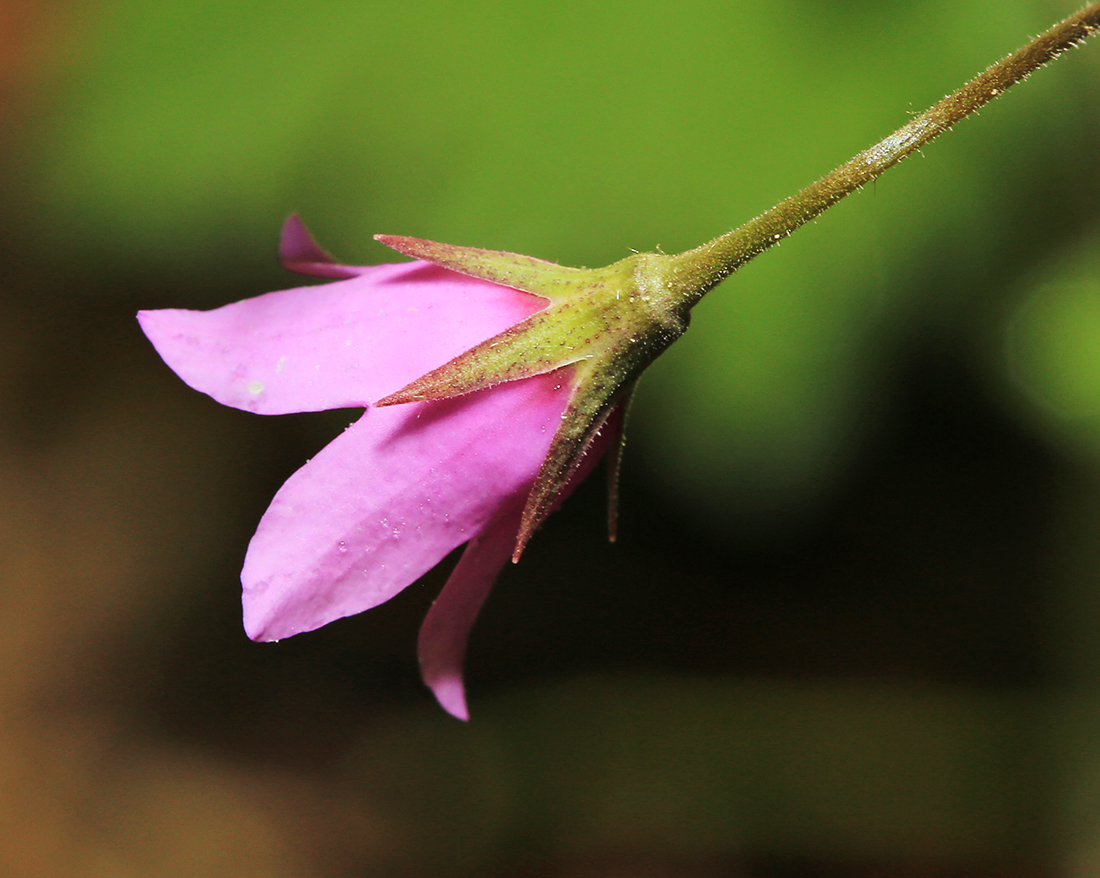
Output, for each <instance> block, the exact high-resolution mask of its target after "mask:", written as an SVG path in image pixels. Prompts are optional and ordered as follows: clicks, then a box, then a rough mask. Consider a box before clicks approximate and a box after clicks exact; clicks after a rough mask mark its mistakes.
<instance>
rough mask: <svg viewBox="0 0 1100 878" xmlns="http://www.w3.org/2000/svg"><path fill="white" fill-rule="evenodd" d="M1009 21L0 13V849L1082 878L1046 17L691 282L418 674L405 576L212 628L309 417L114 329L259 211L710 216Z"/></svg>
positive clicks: (91, 872)
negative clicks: (879, 158)
mask: <svg viewBox="0 0 1100 878" xmlns="http://www.w3.org/2000/svg"><path fill="white" fill-rule="evenodd" d="M1074 8H1076V4H1075V3H1073V2H1063V0H996V2H994V0H906V2H900V0H833V2H824V3H823V2H821V0H790V2H786V3H757V2H749V0H682V2H679V3H677V4H675V5H673V4H668V3H664V2H649V0H633V2H630V3H627V2H620V0H612V2H607V3H602V4H593V3H590V2H585V3H582V2H577V0H563V2H560V3H557V4H537V3H501V2H481V3H474V4H459V3H454V2H443V0H436V2H423V3H408V4H403V3H375V2H371V0H359V2H350V0H312V2H310V3H304V2H286V0H282V2H279V0H276V2H265V3H259V2H252V0H222V2H218V3H214V2H207V0H187V2H184V0H156V2H150V0H81V2H76V0H51V2H35V0H6V2H2V3H0V59H2V60H0V113H2V114H3V122H4V124H3V125H2V126H0V221H2V222H3V236H2V237H0V258H2V261H3V265H4V266H5V271H4V272H3V273H2V274H0V314H2V317H0V412H2V419H0V497H2V498H3V501H2V503H0V531H2V533H0V546H2V547H3V550H2V551H3V562H2V563H0V602H2V604H0V606H2V609H3V614H2V616H3V619H4V625H3V633H2V634H0V872H2V873H3V874H5V875H12V876H19V878H22V876H28V878H38V876H112V878H113V876H153V878H159V876H177V875H178V876H196V875H201V876H207V875H209V876H223V875H224V876H251V875H256V876H260V875H262V876H276V878H279V876H287V878H290V876H294V878H298V876H317V878H330V876H360V875H370V876H374V875H378V876H403V878H418V876H437V875H447V876H451V875H456V876H464V875H471V876H472V875H478V876H483V875H484V876H494V878H505V876H507V878H511V876H521V878H543V876H546V878H551V876H553V878H558V876H570V878H572V876H586V878H589V876H591V878H595V876H627V875H629V876H642V878H651V876H654V878H655V876H726V875H730V876H750V878H795V876H799V878H801V876H811V878H812V876H822V878H832V876H867V878H870V876H879V878H881V876H894V875H898V876H932V875H935V876H994V875H997V876H1006V875H1007V876H1016V875H1019V876H1040V875H1041V876H1046V875H1063V874H1065V875H1074V876H1084V875H1100V540H1098V538H1097V537H1098V535H1100V41H1094V44H1092V45H1087V46H1086V47H1085V48H1083V49H1082V50H1080V51H1075V52H1072V53H1070V54H1069V55H1068V56H1067V57H1065V58H1063V59H1062V60H1060V61H1059V62H1058V63H1057V64H1055V65H1054V66H1053V67H1052V68H1050V69H1048V70H1044V71H1041V72H1040V73H1038V74H1037V75H1036V76H1035V77H1033V78H1032V79H1031V80H1030V81H1028V82H1027V83H1025V84H1023V85H1022V86H1020V87H1018V88H1017V89H1014V90H1013V91H1012V92H1011V93H1010V94H1009V95H1008V96H1006V97H1005V98H1003V99H1001V100H999V101H997V102H995V103H994V104H993V105H991V106H990V107H988V108H987V109H986V110H984V111H983V112H982V113H981V115H980V116H979V117H977V118H974V119H971V120H968V121H966V122H965V123H964V124H963V125H961V126H960V127H959V128H958V129H957V130H956V131H955V132H953V133H952V134H950V135H948V136H946V137H944V138H943V139H942V141H940V142H937V143H935V144H933V145H932V146H931V147H929V148H928V149H927V150H926V154H925V155H924V156H919V157H915V158H913V159H910V160H909V161H907V162H905V163H904V164H903V165H902V166H900V167H898V168H896V169H894V170H892V171H891V172H889V173H888V174H887V176H886V177H884V178H883V179H882V180H880V181H879V182H878V183H877V184H876V185H875V186H874V187H870V188H868V189H867V190H865V191H863V192H861V193H859V194H857V195H856V196H854V197H852V198H850V199H848V200H847V201H845V202H844V203H842V204H841V205H839V206H838V207H836V208H834V209H833V210H832V211H830V212H829V213H828V214H826V215H825V216H824V217H822V218H821V219H820V220H819V221H818V222H816V223H814V224H812V225H810V226H808V227H807V228H805V229H803V230H801V231H799V232H798V234H797V235H795V236H794V237H792V238H791V239H790V240H789V241H785V242H784V243H783V245H782V246H781V247H779V248H778V249H777V250H775V251H772V252H770V253H768V254H766V255H765V256H763V257H762V258H760V259H759V260H757V261H756V262H754V263H752V264H750V265H749V266H748V267H746V268H744V269H743V270H742V271H741V272H740V273H739V274H737V275H736V276H734V277H733V278H732V279H730V280H729V281H727V282H726V283H725V284H723V285H722V286H721V287H720V288H719V289H718V290H716V291H715V292H714V293H712V294H711V296H710V297H709V298H708V300H706V301H705V302H704V303H703V304H701V305H700V306H699V307H698V308H697V309H696V313H695V317H694V323H693V326H692V328H691V331H690V332H689V333H688V334H687V335H686V336H685V337H684V338H683V339H682V340H681V341H680V342H678V343H677V345H676V346H675V347H674V348H673V349H672V350H671V351H670V352H669V353H668V354H666V355H665V356H664V357H663V358H662V360H661V361H659V362H658V364H657V365H655V366H654V367H653V368H652V369H651V371H650V372H649V373H648V374H647V376H646V378H645V379H644V381H643V382H642V384H641V388H640V393H639V395H638V397H637V400H636V403H635V406H634V408H633V411H632V413H631V422H630V427H629V434H630V442H629V444H628V449H627V458H626V470H625V476H624V483H623V510H622V523H621V527H620V534H621V536H620V541H619V542H618V543H617V544H616V545H614V546H609V545H607V543H606V542H605V541H604V536H603V520H602V516H603V511H602V503H603V496H602V485H601V484H600V480H599V479H593V480H591V484H587V485H585V486H583V487H582V489H581V490H580V491H578V493H577V494H576V495H575V496H574V497H573V498H572V499H571V500H570V502H569V503H568V504H567V505H566V507H565V508H564V510H563V511H562V512H560V513H558V514H557V515H555V516H554V517H553V518H552V519H551V520H550V522H549V523H548V524H547V525H546V527H545V528H544V529H543V531H542V532H541V533H540V534H539V536H538V537H537V539H536V540H535V541H534V543H533V544H532V546H531V548H530V549H529V550H528V553H527V555H526V556H525V557H524V560H523V563H522V564H521V565H519V566H517V567H515V568H510V569H508V570H507V571H505V573H504V575H503V576H502V577H501V578H500V580H499V582H498V586H497V589H496V590H495V592H494V594H493V596H492V598H491V600H490V602H489V604H488V605H487V607H486V610H485V612H484V614H483V617H482V619H481V621H480V622H479V624H478V626H477V628H476V629H475V631H474V635H473V639H472V642H471V648H470V657H469V688H470V695H471V709H472V714H473V721H472V722H471V723H470V724H469V725H462V724H460V723H458V722H455V721H453V720H451V719H450V718H449V717H446V716H445V715H443V714H442V713H441V711H439V709H438V708H437V707H436V706H435V705H434V703H433V702H432V701H431V698H430V696H429V695H428V693H427V691H426V690H424V689H423V688H422V686H421V684H420V683H419V680H418V678H417V673H416V666H415V654H414V645H415V636H416V629H417V627H418V624H419V621H420V619H421V617H422V615H423V613H424V611H425V609H426V607H427V606H428V604H429V603H430V601H431V599H432V597H433V596H434V594H435V592H436V591H437V590H438V588H439V586H440V585H441V584H442V581H443V578H444V577H445V574H446V569H447V567H448V566H449V562H448V564H445V565H442V567H441V569H440V570H437V571H434V572H433V573H432V574H430V575H429V576H428V577H426V578H425V580H423V581H422V582H420V583H418V584H417V585H415V586H413V587H411V588H409V589H408V590H407V591H406V592H404V593H403V594H402V595H400V596H399V597H398V598H396V599H394V600H393V601H391V602H390V603H389V604H387V605H385V606H383V607H381V608H379V609H377V610H375V611H372V612H370V613H368V614H364V615H362V616H359V617H355V618H352V619H348V620H345V621H342V622H340V623H337V624H334V625H331V626H329V627H328V628H326V629H323V630H321V631H318V632H315V633H311V634H308V635H304V636H301V637H298V638H294V639H292V640H290V641H287V642H284V643H280V644H278V645H258V644H252V643H250V642H249V641H247V639H246V638H245V637H244V635H243V633H242V632H241V629H240V620H239V593H238V590H239V584H238V580H237V574H238V571H239V568H240V563H241V560H242V558H243V554H244V550H245V547H246V545H247V541H248V538H249V536H250V535H251V531H252V528H253V527H254V526H255V523H256V521H257V519H258V518H259V516H260V514H261V513H262V511H263V509H264V508H265V506H266V504H267V502H268V500H269V499H270V497H271V495H272V494H273V492H274V491H275V489H276V488H277V487H278V485H279V484H280V483H281V482H282V481H283V480H284V479H285V478H286V477H287V476H288V475H289V474H290V473H292V472H293V471H294V470H295V469H296V468H297V467H298V466H300V465H301V463H302V462H303V461H304V460H305V459H306V458H307V457H309V456H310V455H311V454H313V453H315V452H316V450H317V449H318V448H320V447H321V446H322V445H323V444H324V443H325V442H326V441H328V439H329V438H331V437H332V436H334V435H335V434H336V433H337V432H338V431H339V430H340V429H342V427H343V426H344V425H345V424H346V423H347V422H348V420H349V417H350V416H351V415H350V414H349V413H347V412H338V413H332V414H321V415H301V416H288V417H283V418H266V419H265V418H258V417H254V416H251V415H248V414H244V413H241V412H237V411H233V410H229V409H224V408H221V407H219V406H217V405H216V404H214V403H213V402H212V401H210V400H208V399H206V398H205V397H202V396H200V395H198V394H196V393H194V392H192V391H190V390H189V389H187V388H186V387H184V386H183V385H182V383H181V382H179V381H178V380H177V379H176V378H175V377H174V376H173V375H172V374H171V373H170V372H169V371H168V370H167V369H166V368H165V367H164V366H163V364H162V363H161V362H160V361H159V359H158V358H157V357H156V356H155V354H154V353H153V351H152V349H151V348H150V347H149V346H148V344H147V343H146V342H145V341H144V339H143V338H142V337H141V336H140V333H139V332H138V329H137V325H136V322H135V321H134V319H133V312H134V311H136V310H137V309H138V308H152V307H190V308H206V307H213V306H216V305H219V304H224V303H226V302H229V301H233V300H236V299H239V298H243V297H246V296H250V295H255V294H257V293H260V292H264V291H267V290H271V289H278V288H280V287H286V286H293V285H295V284H296V283H297V281H296V280H295V279H293V278H292V277H291V276H288V275H286V274H284V273H283V272H282V270H281V269H280V267H279V266H278V263H277V261H276V260H275V258H274V254H275V247H276V239H277V235H278V230H279V227H280V224H281V222H282V221H283V219H284V218H285V216H286V215H287V214H288V213H290V212H291V211H297V212H299V213H300V214H301V215H302V216H303V218H304V219H305V220H306V221H307V223H308V224H309V225H310V227H311V228H312V229H313V231H314V232H315V234H316V235H317V237H318V239H319V240H320V241H321V242H322V243H323V244H324V245H326V246H327V247H328V248H329V249H331V250H332V251H333V252H335V253H336V254H337V255H338V256H339V257H340V258H341V259H342V260H344V261H346V262H352V263H375V262H382V261H390V260H392V259H393V258H394V255H393V254H392V253H391V252H389V251H387V250H386V249H385V248H383V247H381V246H380V245H378V244H376V243H375V242H374V241H373V240H372V238H371V236H372V234H374V233H376V232H388V233H394V234H410V235H415V236H419V237H425V238H431V239H436V240H442V241H448V242H452V243H457V244H468V245H473V246H481V247H489V248H494V249H505V250H515V251H519V252H524V253H529V254H531V255H535V256H540V257H543V258H547V259H553V260H556V261H560V262H563V263H567V264H574V265H600V264H605V263H609V262H611V261H614V260H616V259H619V258H621V257H623V256H624V255H626V254H627V253H629V252H630V250H631V249H638V250H651V249H655V248H661V249H663V250H664V251H666V252H673V251H677V250H681V249H685V248H687V247H690V246H694V245H696V244H698V243H700V242H702V241H703V240H706V239H707V238H710V237H713V236H714V235H716V234H719V233H721V232H723V231H725V230H726V229H728V228H730V227H731V226H733V225H735V224H737V223H739V222H742V221H744V220H747V219H749V218H751V217H752V216H754V215H755V214H757V213H759V212H760V211H762V210H764V209H765V208H767V207H769V206H771V205H772V204H773V203H775V202H776V201H778V200H779V199H781V198H782V197H785V196H786V195H788V194H791V193H792V192H793V191H794V190H796V189H797V188H800V187H801V186H803V185H806V184H807V183H809V182H811V181H812V180H813V179H815V178H816V177H818V176H820V175H821V174H822V173H824V172H826V171H828V170H829V169H830V168H832V167H833V166H834V165H836V164H838V163H839V162H841V161H843V160H844V159H846V158H848V157H850V156H851V155H852V154H854V153H855V152H857V151H858V150H860V149H862V148H864V147H866V146H868V145H869V144H870V143H872V142H874V141H875V140H877V139H878V138H880V137H882V136H884V135H886V134H887V133H889V132H890V131H891V130H893V129H894V128H896V127H898V126H900V125H901V124H903V123H904V122H905V121H906V120H907V119H908V118H909V115H910V114H911V113H913V112H917V111H920V110H922V109H924V108H925V107H926V106H927V105H929V104H930V103H932V102H933V101H935V100H936V99H938V98H939V97H940V96H941V95H943V94H944V93H945V92H947V91H949V90H951V89H953V88H955V87H957V86H958V85H960V84H961V83H962V82H963V81H964V80H965V79H967V78H968V77H970V76H972V75H973V74H974V73H976V72H977V71H978V70H980V69H981V68H982V67H984V66H985V65H987V64H988V63H990V62H992V61H993V60H995V59H997V58H998V57H1000V56H1002V55H1004V54H1005V53H1007V52H1008V51H1011V50H1013V49H1015V48H1017V47H1018V46H1019V45H1020V44H1022V42H1024V41H1025V39H1026V38H1027V37H1028V36H1029V35H1031V34H1035V33H1038V32H1039V31H1041V30H1043V29H1044V28H1045V27H1047V26H1048V25H1049V24H1051V23H1052V22H1053V21H1055V20H1056V19H1058V18H1060V17H1062V16H1064V15H1066V14H1068V13H1070V12H1072V11H1073V9H1074Z"/></svg>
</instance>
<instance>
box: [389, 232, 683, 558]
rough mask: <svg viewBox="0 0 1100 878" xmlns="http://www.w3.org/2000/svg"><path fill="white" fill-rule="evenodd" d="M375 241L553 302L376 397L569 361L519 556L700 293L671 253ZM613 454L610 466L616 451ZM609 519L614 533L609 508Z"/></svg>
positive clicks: (413, 398)
mask: <svg viewBox="0 0 1100 878" xmlns="http://www.w3.org/2000/svg"><path fill="white" fill-rule="evenodd" d="M378 240H379V241H381V242H382V243H384V244H387V245H388V246H390V247H393V248H394V249H395V250H397V251H399V252H401V253H404V254H406V255H408V256H414V257H416V258H419V259H424V260H427V261H429V262H432V263H435V264H436V265H440V266H443V267H445V268H449V269H452V270H453V271H457V272H460V273H462V274H465V275H469V276H471V277H477V278H480V279H482V280H487V281H490V282H492V283H498V284H501V285H503V286H508V287H512V288H513V289H517V290H520V291H522V292H525V293H530V294H531V295H535V296H539V297H541V298H544V299H548V300H549V305H548V306H547V307H546V308H544V309H543V310H541V311H539V312H537V313H535V314H532V315H531V316H530V317H528V318H527V319H526V320H523V321H521V322H520V323H517V324H516V325H514V326H512V327H510V328H508V329H506V330H505V331H504V332H502V333H500V334H499V335H495V336H493V337H492V338H490V339H487V340H486V341H484V342H482V343H481V344H479V345H477V346H476V347H473V348H471V349H470V350H468V351H466V352H465V353H463V354H460V355H459V356H457V357H455V358H454V359H453V360H451V361H450V362H448V363H445V364H444V365H442V366H440V367H439V368H438V369H435V370H433V371H431V372H429V373H427V374H426V375H423V376H421V377H420V378H418V379H416V380H415V381H413V382H412V383H411V384H408V385H406V386H405V387H403V388H402V389H401V390H399V391H397V392H396V393H393V394H390V395H389V396H387V397H385V398H384V399H381V400H378V402H377V403H375V404H376V405H399V404H401V403H408V402H422V401H425V400H432V399H447V398H450V397H454V396H461V395H462V394H466V393H472V392H474V391H476V390H482V389H484V388H487V387H492V386H494V385H497V384H501V383H503V382H505V381H515V380H518V379H520V378H528V377H531V376H533V375H544V374H546V373H548V372H553V371H555V370H558V369H564V368H566V367H570V368H571V376H570V378H569V380H570V382H571V383H572V385H573V393H572V396H571V397H570V400H569V404H568V406H567V407H566V410H565V411H564V412H563V413H562V421H561V425H560V426H559V427H558V430H557V432H556V433H555V435H554V438H553V440H552V441H551V443H550V449H549V451H548V453H547V456H546V459H545V460H544V461H543V464H542V467H541V468H540V470H539V473H538V475H537V476H536V478H535V483H534V485H533V487H532V489H531V493H530V495H529V496H528V498H527V505H526V507H525V508H524V512H523V518H522V522H521V524H520V530H519V535H518V538H517V542H516V549H515V554H514V558H516V559H518V558H519V555H520V554H521V553H522V551H523V548H524V546H526V544H527V541H528V540H529V539H530V538H531V535H532V534H533V533H534V531H535V529H536V528H537V527H538V526H539V524H541V523H542V521H543V519H545V517H546V516H547V515H548V514H549V513H550V511H551V510H552V509H553V508H554V506H555V505H556V503H557V501H558V499H559V498H560V496H561V494H562V491H563V490H564V489H565V487H566V486H567V485H568V483H569V480H570V479H571V478H572V477H573V475H574V473H575V472H576V471H577V468H578V466H579V465H580V462H581V460H582V458H583V457H584V454H585V452H586V451H587V449H588V447H589V445H590V444H591V442H592V440H593V439H594V438H595V437H596V435H597V434H598V433H599V432H600V430H601V428H603V427H604V425H605V424H606V422H607V420H608V418H609V416H610V415H611V413H612V412H613V411H614V410H615V408H616V407H617V406H619V405H620V404H623V405H625V403H626V402H627V398H628V397H629V394H630V389H631V388H632V386H633V383H634V381H635V380H636V379H637V378H638V376H639V375H640V374H641V373H642V372H643V371H644V370H645V368H646V367H647V366H648V365H649V364H650V363H651V362H653V360H654V359H656V357H657V356H658V355H659V354H660V353H661V352H662V351H664V350H665V349H666V348H667V347H668V346H669V345H670V344H672V342H674V341H675V340H676V339H677V338H679V337H680V335H682V334H683V332H684V330H686V329H687V326H688V318H689V311H690V308H691V305H693V304H694V303H695V301H696V300H697V296H693V295H690V294H689V295H685V294H684V292H683V291H681V290H679V289H678V285H677V284H676V283H674V282H673V279H674V275H675V264H674V258H673V257H668V256H662V255H659V254H653V253H638V254H635V255H633V256H629V257H627V258H626V259H623V260H621V261H619V262H616V263H614V264H612V265H609V266H607V267H605V268H597V269H584V268H568V267H565V266H561V265H556V264H554V263H552V262H544V261H543V260H540V259H534V258H532V257H529V256H520V255H517V254H515V253H503V252H498V251H494V250H479V249H476V248H470V247H455V246H452V245H449V244H439V243H436V242H434V241H423V240H420V239H418V238H405V237H395V236H388V235H379V236H378ZM619 440H620V442H621V436H620V437H619ZM611 460H612V462H613V467H614V466H615V465H616V463H617V461H618V448H616V449H615V452H614V453H613V455H612V456H611ZM614 481H615V473H614V472H613V473H612V485H614ZM612 494H613V496H614V488H613V491H612ZM611 520H612V523H611V528H612V533H614V512H613V511H612V515H611Z"/></svg>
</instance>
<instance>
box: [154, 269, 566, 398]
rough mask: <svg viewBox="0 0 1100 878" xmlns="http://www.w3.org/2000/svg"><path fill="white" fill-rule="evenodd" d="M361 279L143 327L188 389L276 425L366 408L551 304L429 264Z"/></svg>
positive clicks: (176, 315)
mask: <svg viewBox="0 0 1100 878" xmlns="http://www.w3.org/2000/svg"><path fill="white" fill-rule="evenodd" d="M356 271H358V272H359V274H358V275H356V276H355V277H352V278H350V279H348V280H341V281H335V282H333V283H330V284H321V285H319V286H312V287H299V288H296V289H291V290H283V291H281V292H277V293H268V294H267V295H264V296H257V297H256V298H253V299H245V300H244V301H243V302H235V303H234V304H232V305H226V306H225V307H223V308H218V309H216V310H213V311H185V310H179V309H165V310H161V311H142V312H141V313H139V314H138V320H139V322H140V323H141V328H142V329H143V330H144V332H145V334H146V335H147V336H148V337H149V340H150V341H151V342H152V343H153V346H154V347H155V348H156V349H157V352H158V353H159V354H160V355H161V357H162V358H163V359H164V361H165V362H166V363H167V364H168V365H169V367H171V368H172V370H173V371H175V372H176V374H177V375H179V377H180V378H182V379H183V380H184V381H185V382H186V383H187V384H189V385H191V386H192V387H194V388H195V389H196V390H200V391H202V392H203V393H207V394H209V395H210V396H212V397H213V398H214V399H216V400H217V401H218V402H220V403H223V404H224V405H230V406H234V407H235V408H239V409H245V410H246V411H251V412H256V413H258V414H265V415H274V414H285V413H287V412H305V411H321V410H323V409H331V408H353V407H359V406H365V405H367V404H368V403H370V402H371V401H373V400H376V399H381V398H382V397H384V396H386V395H387V394H390V393H393V392H394V391H396V390H399V389H400V388H402V387H404V386H405V385H406V384H408V383H409V382H410V381H412V380H414V379H415V378H419V377H420V376H421V375H423V374H424V373H425V372H428V371H431V370H432V369H434V368H436V367H437V366H441V365H443V364H444V363H446V362H447V361H448V360H450V359H452V358H453V357H456V356H457V355H458V354H460V353H462V352H463V351H465V350H467V349H469V348H471V347H473V346H474V345H476V344H478V343H480V342H482V341H484V340H485V339H487V338H489V337H491V336H493V335H496V334H497V333H498V332H502V331H503V330H505V329H507V328H508V327H509V326H512V325H513V324H515V323H518V322H519V321H520V320H523V319H524V318H525V317H528V316H529V315H531V314H533V313H534V312H536V311H538V310H540V309H541V308H542V307H544V305H545V304H546V303H545V301H544V300H542V299H540V298H538V297H536V296H531V295H528V294H526V293H521V292H518V291H517V290H513V289H510V288H509V287H503V286H499V285H498V284H492V283H488V282H487V281H481V280H476V279H474V278H469V277H466V276H464V275H461V274H456V273H455V272H452V271H448V270H447V269H444V268H438V267H437V266H434V265H431V264H429V263H426V262H406V263H401V264H399V265H377V266H372V267H369V268H361V269H356Z"/></svg>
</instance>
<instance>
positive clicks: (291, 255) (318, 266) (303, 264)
mask: <svg viewBox="0 0 1100 878" xmlns="http://www.w3.org/2000/svg"><path fill="white" fill-rule="evenodd" d="M279 259H281V260H282V263H283V267H284V268H285V269H286V270H287V271H293V272H295V273H297V274H306V275H310V276H311V277H331V278H340V279H342V278H348V277H356V276H358V275H360V274H362V273H363V270H364V269H363V266H359V265H340V264H339V263H338V262H337V261H336V260H335V259H333V258H332V256H330V255H329V253H328V252H327V251H325V250H323V249H322V248H321V247H320V246H319V245H318V244H317V242H316V241H314V240H313V236H312V235H311V234H310V233H309V229H307V228H306V225H305V223H303V222H302V220H301V218H300V217H299V216H298V214H296V213H292V214H291V215H290V216H288V217H287V219H286V222H285V223H283V231H282V234H280V235H279Z"/></svg>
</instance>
